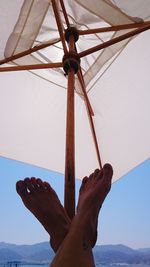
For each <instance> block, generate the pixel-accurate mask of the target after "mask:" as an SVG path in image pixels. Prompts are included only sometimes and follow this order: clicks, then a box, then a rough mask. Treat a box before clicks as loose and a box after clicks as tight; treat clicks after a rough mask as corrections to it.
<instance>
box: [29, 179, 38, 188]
mask: <svg viewBox="0 0 150 267" xmlns="http://www.w3.org/2000/svg"><path fill="white" fill-rule="evenodd" d="M31 183H32V186H33V187H34V189H36V190H37V189H38V188H39V186H38V183H37V179H36V178H35V177H31Z"/></svg>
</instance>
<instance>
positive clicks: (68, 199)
mask: <svg viewBox="0 0 150 267" xmlns="http://www.w3.org/2000/svg"><path fill="white" fill-rule="evenodd" d="M68 45H69V54H70V57H69V58H67V60H66V64H67V65H68V88H67V116H66V162H65V188H64V191H65V192H64V206H65V209H66V212H67V214H68V216H69V217H70V219H73V217H74V215H75V118H74V117H75V112H74V83H75V68H74V64H72V60H73V59H72V53H74V51H75V40H74V36H73V35H72V34H71V35H69V39H68ZM64 64H65V63H64Z"/></svg>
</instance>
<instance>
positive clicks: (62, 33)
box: [52, 0, 68, 54]
mask: <svg viewBox="0 0 150 267" xmlns="http://www.w3.org/2000/svg"><path fill="white" fill-rule="evenodd" d="M52 6H53V11H54V14H55V19H56V23H57V27H58V31H59V35H60V39H61V42H62V46H63V49H64V54H67V52H68V49H67V46H66V42H65V37H64V30H63V25H62V21H61V18H60V14H59V10H58V6H57V3H56V1H55V0H52Z"/></svg>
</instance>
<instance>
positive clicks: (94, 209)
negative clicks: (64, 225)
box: [77, 164, 113, 247]
mask: <svg viewBox="0 0 150 267" xmlns="http://www.w3.org/2000/svg"><path fill="white" fill-rule="evenodd" d="M112 175H113V170H112V167H111V165H109V164H105V165H104V167H103V169H102V170H98V169H97V170H95V172H94V173H92V174H91V175H90V176H89V177H85V178H84V179H83V181H82V185H81V188H80V194H79V201H78V206H77V214H78V215H79V216H81V218H82V220H85V223H86V225H85V240H86V241H87V245H88V244H89V243H90V245H91V246H92V247H94V245H95V243H96V240H97V222H98V214H99V210H100V208H101V206H102V204H103V202H104V199H105V197H106V196H107V194H108V192H109V191H110V188H111V179H112Z"/></svg>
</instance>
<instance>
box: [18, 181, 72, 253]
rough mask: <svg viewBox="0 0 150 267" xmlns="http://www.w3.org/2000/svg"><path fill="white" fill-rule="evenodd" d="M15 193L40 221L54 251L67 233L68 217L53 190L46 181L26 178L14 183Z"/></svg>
mask: <svg viewBox="0 0 150 267" xmlns="http://www.w3.org/2000/svg"><path fill="white" fill-rule="evenodd" d="M16 190H17V193H18V194H19V195H20V197H21V198H22V201H23V203H24V205H25V206H26V207H27V208H28V209H29V210H30V211H31V212H32V213H33V214H34V216H35V217H36V218H37V219H38V220H39V221H40V222H41V224H42V225H43V226H44V228H45V229H46V231H47V232H48V233H49V235H50V237H51V240H50V242H51V246H52V248H53V250H54V251H55V252H56V251H57V249H58V248H59V246H60V244H61V243H62V241H63V239H64V237H65V236H66V234H67V233H68V230H69V227H70V219H69V218H68V216H67V214H66V212H65V210H64V208H63V206H62V205H61V203H60V201H59V199H58V197H57V195H56V193H55V191H54V190H53V189H52V188H51V186H50V185H49V184H48V183H47V182H42V181H41V180H40V179H35V178H31V179H29V178H26V179H24V180H23V181H18V182H17V184H16Z"/></svg>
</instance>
